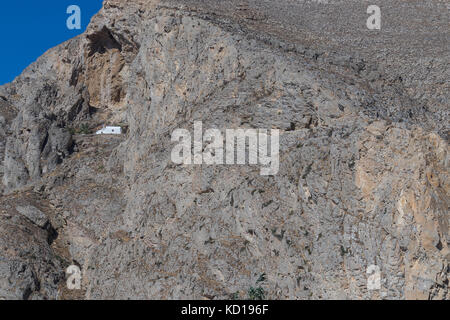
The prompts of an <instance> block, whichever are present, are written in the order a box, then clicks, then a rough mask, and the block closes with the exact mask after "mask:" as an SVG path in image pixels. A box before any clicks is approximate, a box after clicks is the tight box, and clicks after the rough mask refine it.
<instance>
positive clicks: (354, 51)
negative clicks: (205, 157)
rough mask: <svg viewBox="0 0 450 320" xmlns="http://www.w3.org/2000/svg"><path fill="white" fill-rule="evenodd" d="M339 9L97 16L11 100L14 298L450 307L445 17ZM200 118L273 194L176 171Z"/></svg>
mask: <svg viewBox="0 0 450 320" xmlns="http://www.w3.org/2000/svg"><path fill="white" fill-rule="evenodd" d="M329 2H330V3H329V5H323V4H321V3H319V2H314V1H292V0H279V1H256V0H248V1H232V0H227V1H218V0H217V1H215V0H205V1H197V0H195V1H187V0H186V1H184V0H160V1H158V0H129V1H125V0H108V1H104V5H103V8H102V10H101V11H100V12H99V13H98V14H97V15H96V16H95V17H94V18H93V20H92V21H91V23H90V25H89V27H88V29H87V31H86V32H85V34H83V35H81V36H79V37H77V38H74V39H72V40H69V41H67V42H65V43H63V44H61V45H60V46H58V47H56V48H53V49H51V50H49V51H48V52H47V53H45V54H44V55H43V56H42V57H40V58H39V59H38V60H37V61H36V62H35V63H33V64H32V65H30V66H29V67H28V68H27V69H26V70H25V71H24V72H23V74H22V75H20V76H19V77H18V78H17V79H16V80H15V81H14V82H12V83H10V84H7V85H5V86H2V87H0V159H1V162H0V178H1V179H2V183H1V184H0V194H2V196H1V198H0V298H5V299H128V298H130V299H184V298H189V299H231V298H242V299H247V298H249V292H254V291H252V290H251V289H252V288H253V287H254V286H255V283H256V282H258V279H261V277H262V275H264V277H262V278H263V280H262V281H259V282H258V285H259V286H260V287H261V288H262V289H263V291H262V292H264V297H265V298H269V299H449V298H450V292H449V289H448V285H449V277H450V272H449V271H450V270H449V262H450V248H449V245H450V233H449V222H450V221H449V219H450V215H449V210H448V209H449V197H448V193H449V183H448V181H449V179H448V178H449V177H448V175H449V171H448V168H449V165H448V160H449V156H448V132H449V131H448V130H449V127H448V123H449V121H448V120H449V115H448V112H449V96H448V92H449V90H448V89H449V82H448V79H449V78H450V77H449V76H450V74H449V68H448V65H449V62H450V59H449V51H448V44H449V42H448V39H449V29H448V20H446V17H445V12H444V13H442V10H444V9H443V8H445V5H444V4H443V3H442V2H441V1H438V0H429V1H408V2H404V1H392V0H389V1H387V0H383V1H378V2H380V5H381V6H382V7H383V8H384V9H383V10H384V11H383V12H385V16H384V17H385V18H383V19H384V20H383V29H382V30H381V31H379V32H375V33H371V31H370V30H367V28H366V26H365V20H366V19H367V14H366V9H367V5H368V3H369V2H366V1H358V2H357V3H355V1H329ZM413 15H414V16H415V17H416V19H409V17H411V16H413ZM423 21H426V22H427V23H425V22H423ZM446 21H447V22H446ZM422 22H423V23H422ZM200 120H201V121H202V122H203V125H204V126H205V128H218V129H221V130H225V129H227V128H263V129H271V128H276V129H279V130H280V132H281V135H280V170H279V172H278V174H277V175H274V176H261V175H260V174H259V167H257V166H246V165H236V166H229V165H219V166H207V165H201V166H200V165H192V166H188V165H176V164H174V163H173V162H172V161H171V149H172V146H173V143H172V142H171V133H172V132H173V131H174V130H175V129H178V128H183V129H188V130H191V129H192V126H193V123H194V121H200ZM105 124H111V125H116V126H120V127H122V128H127V130H126V131H125V134H122V135H95V134H93V133H94V132H95V130H96V129H98V128H101V126H103V125H105ZM69 265H77V266H79V267H80V268H81V271H82V287H81V290H75V291H71V290H68V289H67V288H66V285H65V281H66V279H65V270H66V268H67V267H68V266H69ZM371 265H374V266H377V267H378V268H379V269H380V272H381V289H380V290H369V289H368V287H367V278H368V275H367V268H368V267H369V266H371ZM253 289H254V288H253ZM259 292H261V291H259ZM250 298H251V297H250Z"/></svg>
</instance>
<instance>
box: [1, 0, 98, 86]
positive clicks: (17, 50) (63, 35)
mask: <svg viewBox="0 0 450 320" xmlns="http://www.w3.org/2000/svg"><path fill="white" fill-rule="evenodd" d="M70 5H77V6H79V7H80V9H81V30H69V29H68V28H67V26H66V21H67V18H68V17H69V16H70V15H69V14H67V13H66V11H67V8H68V7H69V6H70ZM101 6H102V0H56V1H55V0H44V1H38V0H15V1H9V0H1V1H0V34H1V38H0V41H1V50H0V65H1V69H0V85H2V84H5V83H7V82H11V81H12V80H14V78H15V77H16V76H18V75H19V74H20V73H21V72H22V71H23V70H24V69H25V68H26V67H27V66H28V65H30V64H31V63H32V62H33V61H35V60H36V59H37V58H38V57H39V56H41V55H42V54H43V53H44V52H45V51H47V50H48V49H50V48H52V47H54V46H57V45H58V44H60V43H62V42H64V41H66V40H68V39H70V38H73V37H75V36H77V35H78V34H80V33H82V32H83V31H84V30H85V29H86V27H87V25H88V23H89V21H90V20H91V18H92V16H93V15H94V14H95V13H97V12H98V11H99V10H100V8H101Z"/></svg>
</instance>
